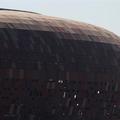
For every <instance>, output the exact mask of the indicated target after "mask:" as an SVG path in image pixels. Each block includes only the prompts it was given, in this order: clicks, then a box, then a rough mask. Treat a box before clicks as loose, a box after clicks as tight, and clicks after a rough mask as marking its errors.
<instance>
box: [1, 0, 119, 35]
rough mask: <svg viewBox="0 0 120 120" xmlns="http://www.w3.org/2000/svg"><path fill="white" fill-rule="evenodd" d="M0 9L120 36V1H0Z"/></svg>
mask: <svg viewBox="0 0 120 120" xmlns="http://www.w3.org/2000/svg"><path fill="white" fill-rule="evenodd" d="M0 8H7V9H19V10H27V11H33V12H37V13H41V14H44V15H49V16H56V17H62V18H67V19H72V20H77V21H82V22H86V23H90V24H93V25H97V26H100V27H104V28H106V29H108V30H110V31H112V32H114V33H116V34H117V35H119V36H120V0H0Z"/></svg>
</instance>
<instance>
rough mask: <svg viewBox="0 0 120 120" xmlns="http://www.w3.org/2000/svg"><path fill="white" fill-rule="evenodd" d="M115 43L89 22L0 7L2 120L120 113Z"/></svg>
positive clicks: (73, 119) (109, 117)
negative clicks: (0, 8)
mask: <svg viewBox="0 0 120 120" xmlns="http://www.w3.org/2000/svg"><path fill="white" fill-rule="evenodd" d="M119 43H120V38H119V37H118V36H117V35H115V34H113V33H111V32H109V31H107V30H105V29H103V28H99V27H96V26H93V25H90V24H85V23H80V22H76V21H72V20H65V19H60V18H55V17H50V16H44V15H40V14H36V13H31V12H25V11H17V10H4V9H3V10H0V120H18V119H19V120H40V119H41V120H56V119H57V120H66V119H68V120H116V119H120V115H119V113H120V87H119V86H120V44H119Z"/></svg>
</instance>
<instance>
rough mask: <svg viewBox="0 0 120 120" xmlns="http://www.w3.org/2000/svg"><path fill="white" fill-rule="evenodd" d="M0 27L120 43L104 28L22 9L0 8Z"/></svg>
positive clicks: (62, 36)
mask: <svg viewBox="0 0 120 120" xmlns="http://www.w3.org/2000/svg"><path fill="white" fill-rule="evenodd" d="M0 28H11V29H25V30H29V29H30V30H39V31H49V32H55V33H56V35H57V36H58V37H59V38H64V39H74V40H76V39H77V40H85V41H95V42H104V43H112V44H119V43H120V38H119V37H118V36H117V35H115V34H114V33H112V32H110V31H107V30H105V29H104V28H100V27H97V26H94V25H90V24H86V23H82V22H77V21H73V20H67V19H61V18H56V17H51V16H46V15H41V14H38V13H33V12H28V11H21V10H8V9H0ZM68 34H69V35H68Z"/></svg>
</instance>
